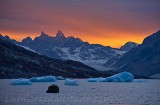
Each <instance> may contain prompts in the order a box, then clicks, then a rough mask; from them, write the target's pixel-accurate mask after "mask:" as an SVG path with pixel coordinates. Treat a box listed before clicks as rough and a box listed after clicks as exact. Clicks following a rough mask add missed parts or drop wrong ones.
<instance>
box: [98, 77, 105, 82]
mask: <svg viewBox="0 0 160 105" xmlns="http://www.w3.org/2000/svg"><path fill="white" fill-rule="evenodd" d="M105 79H106V78H102V77H99V78H98V82H103V81H104V80H105Z"/></svg>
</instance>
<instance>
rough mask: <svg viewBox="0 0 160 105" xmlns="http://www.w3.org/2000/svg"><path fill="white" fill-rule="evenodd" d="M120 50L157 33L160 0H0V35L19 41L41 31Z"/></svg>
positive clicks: (37, 34) (159, 28)
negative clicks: (125, 45)
mask: <svg viewBox="0 0 160 105" xmlns="http://www.w3.org/2000/svg"><path fill="white" fill-rule="evenodd" d="M59 29H60V30H62V31H63V33H64V34H65V36H74V37H79V38H81V39H82V40H83V41H88V42H89V43H94V44H95V43H96V44H102V45H105V46H112V47H120V46H122V45H123V44H125V43H126V42H128V41H133V42H137V43H141V42H142V41H143V39H144V38H145V37H147V36H149V35H151V34H152V33H154V32H156V31H158V30H160V0H23V1H22V0H0V33H1V34H2V35H3V36H5V35H8V36H9V37H10V38H12V39H16V40H18V41H21V40H22V39H23V38H25V37H27V36H30V37H31V38H35V37H36V36H39V35H40V33H41V31H44V32H45V33H47V34H49V35H51V36H55V34H56V32H57V31H58V30H59Z"/></svg>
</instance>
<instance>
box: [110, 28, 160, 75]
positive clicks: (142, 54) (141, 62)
mask: <svg viewBox="0 0 160 105" xmlns="http://www.w3.org/2000/svg"><path fill="white" fill-rule="evenodd" d="M112 67H113V68H114V71H117V72H122V71H128V72H131V73H133V74H135V75H141V76H146V77H152V78H160V31H157V32H156V33H154V34H152V35H150V36H148V37H146V38H145V39H144V40H143V43H142V44H140V45H138V46H137V47H135V48H133V49H131V50H130V51H129V52H127V53H126V54H124V56H123V57H121V58H120V59H119V60H118V61H117V62H116V63H115V64H114V65H112Z"/></svg>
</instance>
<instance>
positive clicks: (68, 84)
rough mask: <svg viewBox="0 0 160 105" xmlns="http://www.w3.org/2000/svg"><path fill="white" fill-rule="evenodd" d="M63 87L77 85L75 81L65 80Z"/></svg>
mask: <svg viewBox="0 0 160 105" xmlns="http://www.w3.org/2000/svg"><path fill="white" fill-rule="evenodd" d="M64 85H67V86H78V83H77V81H76V80H73V79H66V80H65V81H64Z"/></svg>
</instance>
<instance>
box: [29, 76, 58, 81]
mask: <svg viewBox="0 0 160 105" xmlns="http://www.w3.org/2000/svg"><path fill="white" fill-rule="evenodd" d="M30 81H31V82H56V81H57V78H56V77H55V76H42V77H32V78H31V79H30Z"/></svg>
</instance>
